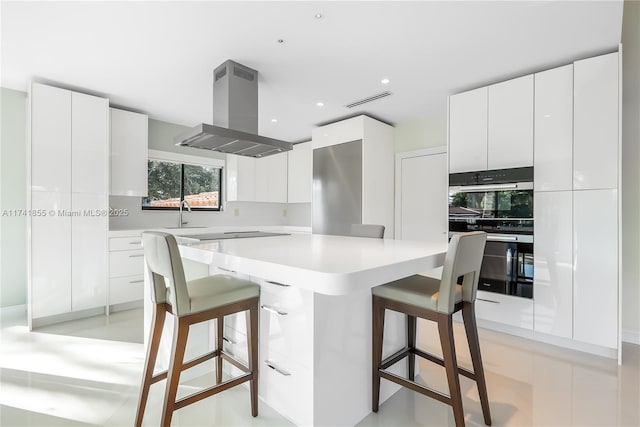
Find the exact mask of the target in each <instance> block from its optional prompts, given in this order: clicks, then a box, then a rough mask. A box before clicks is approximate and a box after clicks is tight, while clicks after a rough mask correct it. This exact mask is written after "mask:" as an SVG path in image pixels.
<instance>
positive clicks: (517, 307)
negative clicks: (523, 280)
mask: <svg viewBox="0 0 640 427" xmlns="http://www.w3.org/2000/svg"><path fill="white" fill-rule="evenodd" d="M534 292H535V291H534ZM533 310H534V307H533V300H531V299H529V298H522V297H516V296H511V295H503V294H498V293H495V292H485V291H478V293H477V297H476V317H477V318H478V319H483V320H490V321H492V322H497V323H503V324H505V325H509V326H515V327H518V328H522V329H527V330H530V331H531V330H533Z"/></svg>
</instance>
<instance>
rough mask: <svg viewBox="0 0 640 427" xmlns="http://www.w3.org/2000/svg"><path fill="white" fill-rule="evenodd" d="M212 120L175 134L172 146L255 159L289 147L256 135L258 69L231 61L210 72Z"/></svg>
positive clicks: (284, 142)
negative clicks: (211, 77) (210, 122)
mask: <svg viewBox="0 0 640 427" xmlns="http://www.w3.org/2000/svg"><path fill="white" fill-rule="evenodd" d="M213 123H215V124H216V125H208V124H205V123H202V124H200V125H198V126H195V127H194V128H191V129H189V130H188V131H186V132H184V133H182V134H180V135H178V136H176V138H175V141H176V145H180V146H184V147H193V148H202V149H205V150H212V151H218V152H221V153H230V154H237V155H239V156H248V157H257V158H261V157H266V156H270V155H272V154H278V153H282V152H285V151H289V150H291V149H292V148H293V146H292V145H291V143H289V142H286V141H281V140H279V139H274V138H268V137H266V136H260V135H258V134H257V133H258V72H257V71H256V70H254V69H252V68H249V67H245V66H244V65H242V64H238V63H237V62H234V61H231V60H228V61H226V62H224V63H223V64H222V65H220V66H219V67H217V68H216V69H215V70H214V71H213Z"/></svg>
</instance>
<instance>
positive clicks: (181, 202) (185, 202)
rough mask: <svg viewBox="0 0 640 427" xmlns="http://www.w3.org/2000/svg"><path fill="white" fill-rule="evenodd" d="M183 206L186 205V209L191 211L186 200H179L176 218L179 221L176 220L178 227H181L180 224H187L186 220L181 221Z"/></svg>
mask: <svg viewBox="0 0 640 427" xmlns="http://www.w3.org/2000/svg"><path fill="white" fill-rule="evenodd" d="M183 206H186V207H187V210H188V211H189V212H191V206H190V205H189V202H187V201H186V200H182V201H180V209H179V211H180V216H179V218H178V220H179V222H178V227H179V228H182V225H183V224H187V222H182V208H183Z"/></svg>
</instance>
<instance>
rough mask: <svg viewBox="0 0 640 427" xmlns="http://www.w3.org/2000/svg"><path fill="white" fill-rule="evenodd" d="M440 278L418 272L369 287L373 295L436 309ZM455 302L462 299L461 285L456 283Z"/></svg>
mask: <svg viewBox="0 0 640 427" xmlns="http://www.w3.org/2000/svg"><path fill="white" fill-rule="evenodd" d="M439 291H440V280H439V279H434V278H432V277H426V276H420V275H418V274H416V275H413V276H409V277H405V278H404V279H400V280H396V281H394V282H389V283H386V284H384V285H381V286H376V287H374V288H372V289H371V293H372V294H373V295H377V296H379V297H383V298H387V299H390V300H393V301H398V302H402V303H406V304H411V305H416V306H420V307H423V308H426V309H429V310H434V311H436V310H437V308H438V296H439ZM454 298H455V302H454V304H457V303H459V302H461V301H462V286H461V285H456V289H455V296H454Z"/></svg>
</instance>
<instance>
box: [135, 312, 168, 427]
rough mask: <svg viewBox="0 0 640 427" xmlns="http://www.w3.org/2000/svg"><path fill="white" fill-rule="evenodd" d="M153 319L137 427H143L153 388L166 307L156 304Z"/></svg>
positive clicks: (137, 413)
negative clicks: (152, 382) (148, 399)
mask: <svg viewBox="0 0 640 427" xmlns="http://www.w3.org/2000/svg"><path fill="white" fill-rule="evenodd" d="M151 316H152V318H151V331H150V332H149V344H148V347H147V357H146V358H145V361H144V370H143V371H142V384H141V385H140V398H139V400H138V410H137V412H136V424H135V426H136V427H140V426H141V425H142V418H143V417H144V409H145V407H146V406H147V398H148V397H149V388H150V387H151V378H152V377H153V369H154V368H155V366H156V359H157V358H158V348H159V347H160V339H161V338H162V328H163V327H164V319H165V318H166V316H167V312H166V310H165V309H164V306H162V305H160V304H155V305H154V306H153V313H152V315H151Z"/></svg>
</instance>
